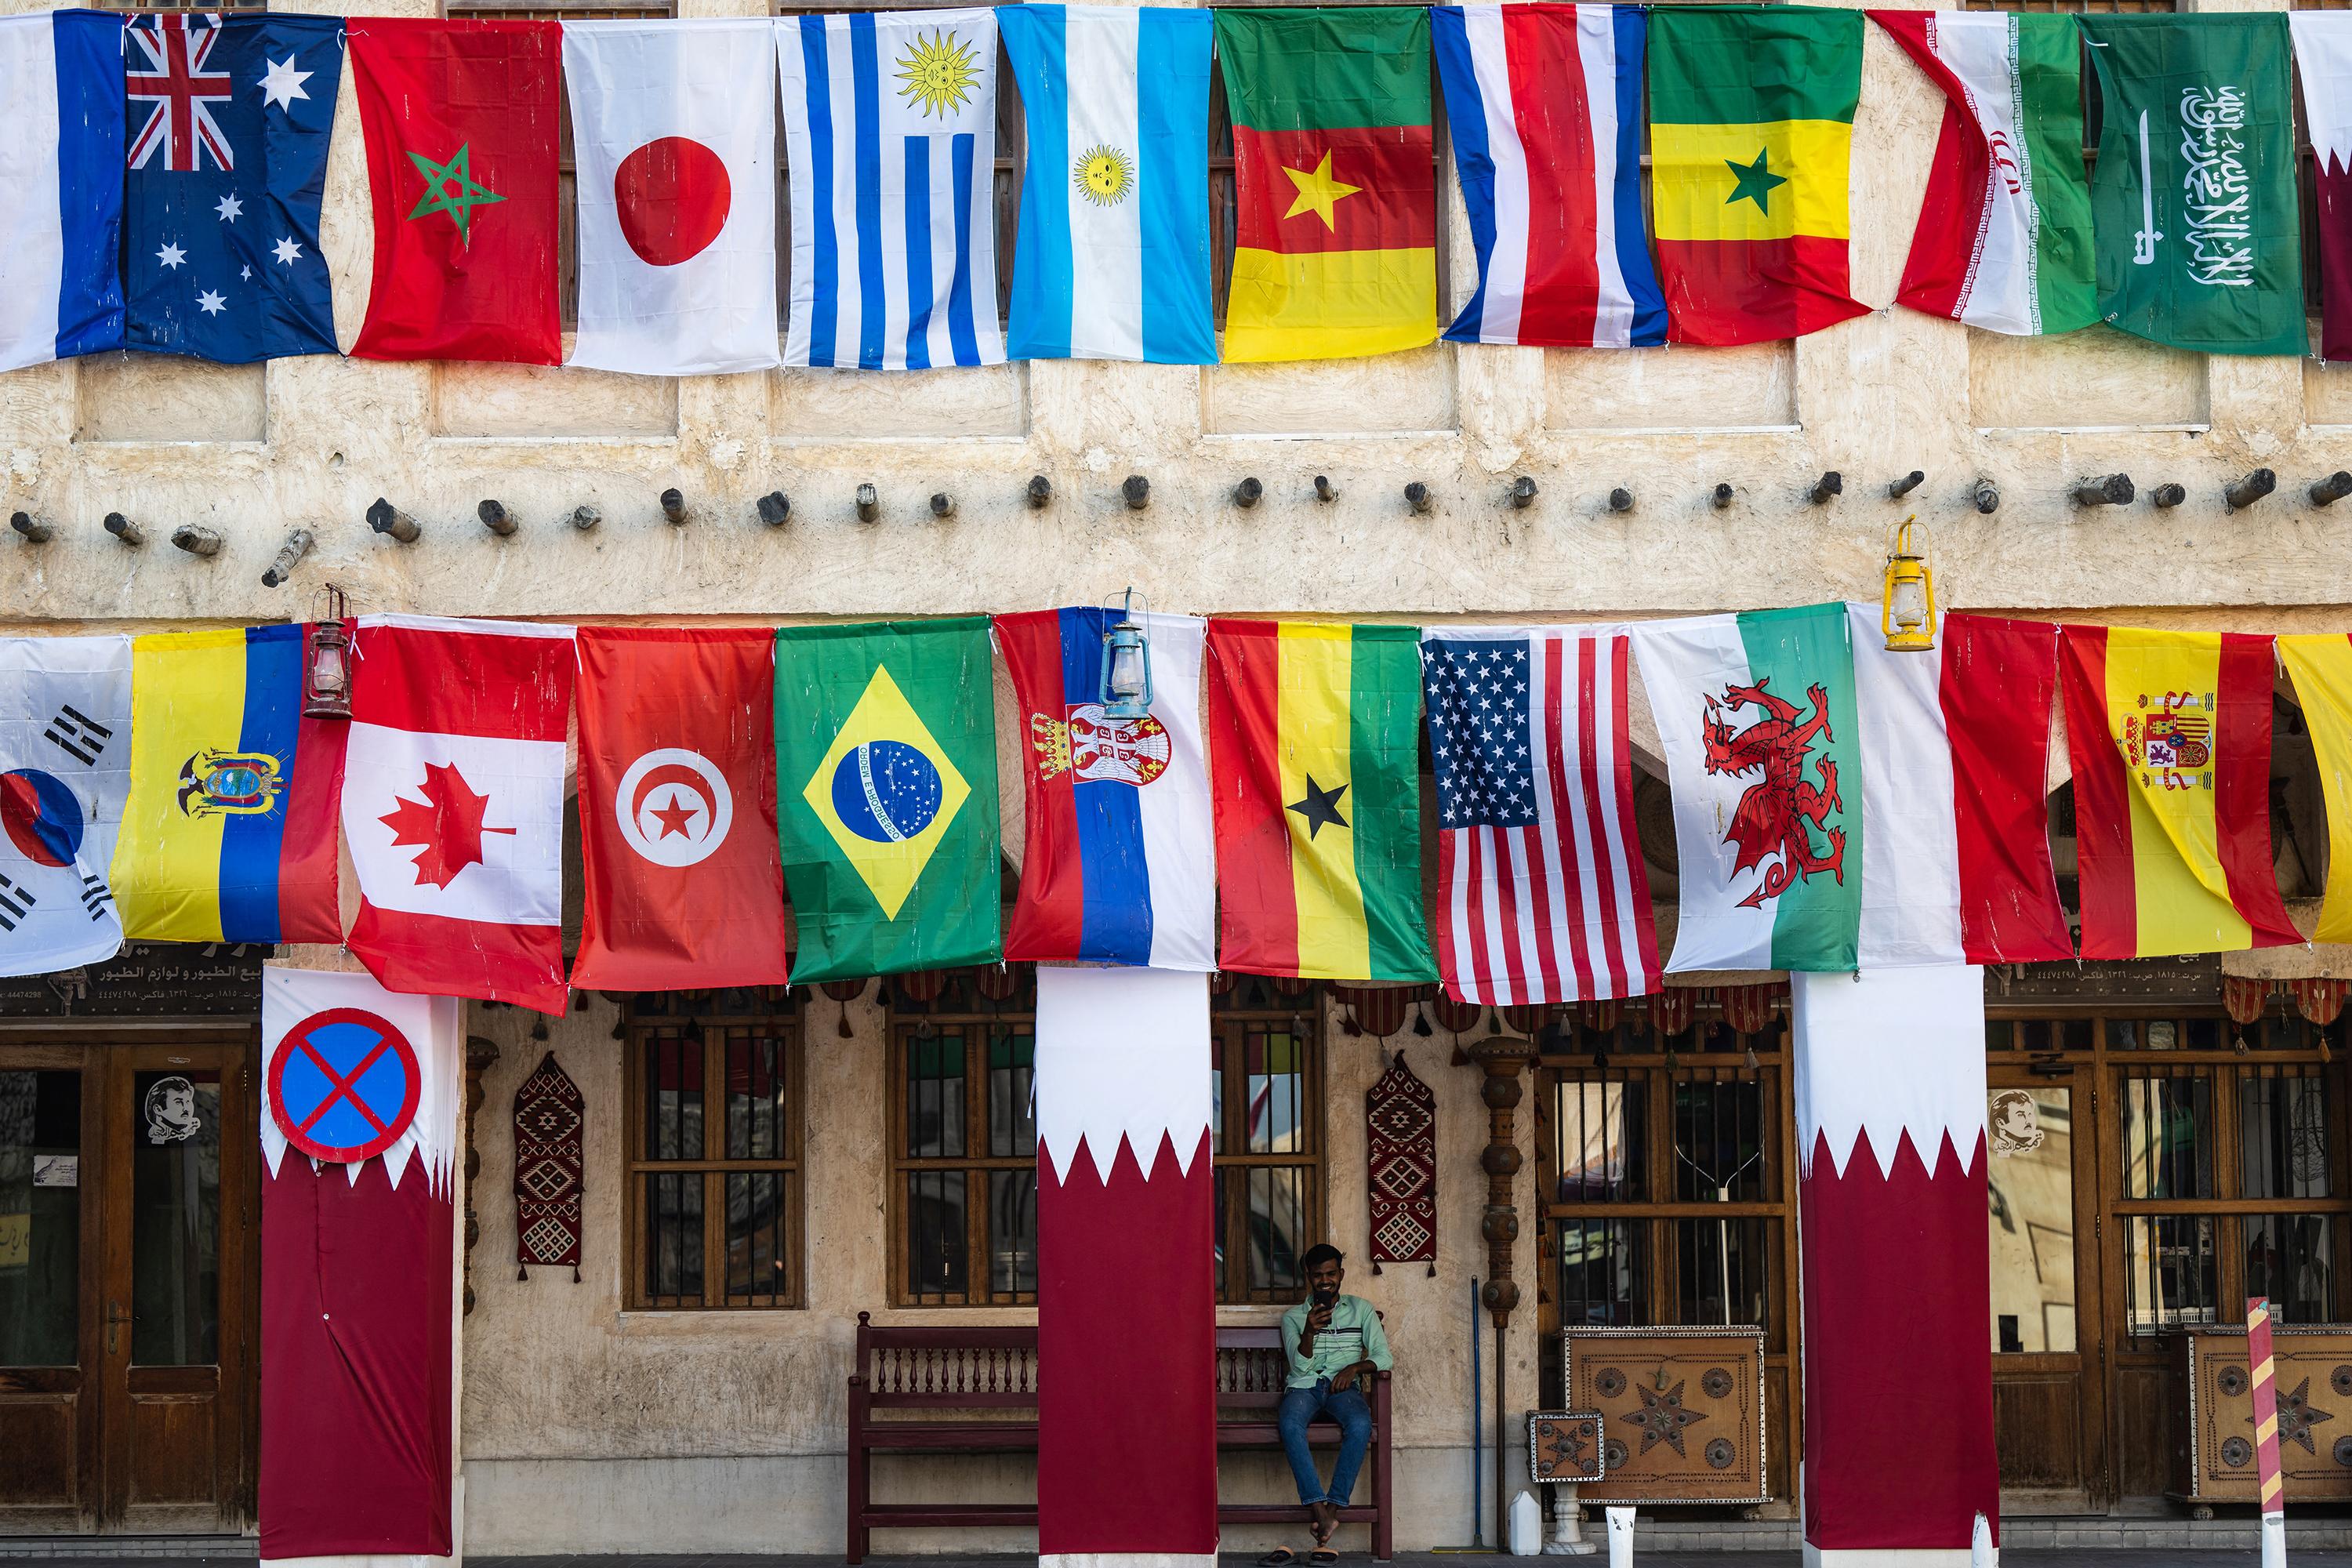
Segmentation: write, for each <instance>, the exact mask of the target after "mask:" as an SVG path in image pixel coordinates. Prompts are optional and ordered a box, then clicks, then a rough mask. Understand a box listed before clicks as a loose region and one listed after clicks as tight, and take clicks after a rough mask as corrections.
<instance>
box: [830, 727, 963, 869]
mask: <svg viewBox="0 0 2352 1568" xmlns="http://www.w3.org/2000/svg"><path fill="white" fill-rule="evenodd" d="M940 796H941V789H940V770H939V767H938V765H937V764H935V763H933V762H932V761H931V759H930V758H929V757H927V756H925V755H923V753H922V752H919V751H917V750H916V749H915V748H914V747H912V746H910V745H908V744H907V742H904V741H868V742H866V743H865V744H864V745H861V746H858V747H856V748H855V749H853V750H852V751H851V752H849V753H848V754H847V755H845V756H844V757H843V758H842V759H841V761H840V762H839V763H837V764H835V767H834V770H833V809H834V812H835V815H837V816H839V817H840V818H841V823H842V826H845V827H846V828H848V829H849V831H851V832H852V833H855V834H856V835H857V837H860V838H865V839H869V840H871V841H872V842H874V843H876V844H897V843H899V842H901V841H902V840H905V839H908V838H912V837H915V835H917V834H918V833H920V832H921V831H922V830H923V829H924V828H926V827H929V826H930V825H931V822H932V819H933V818H935V817H937V816H939V814H940Z"/></svg>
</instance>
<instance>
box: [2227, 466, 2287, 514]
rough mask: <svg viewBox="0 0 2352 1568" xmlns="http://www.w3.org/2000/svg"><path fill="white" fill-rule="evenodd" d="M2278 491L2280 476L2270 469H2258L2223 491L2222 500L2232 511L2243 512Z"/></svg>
mask: <svg viewBox="0 0 2352 1568" xmlns="http://www.w3.org/2000/svg"><path fill="white" fill-rule="evenodd" d="M2274 489H2278V476H2277V475H2276V474H2274V473H2273V472H2271V470H2270V469H2268V468H2256V469H2255V470H2254V471H2253V472H2252V473H2251V474H2248V475H2247V476H2246V477H2245V478H2244V479H2240V480H2239V481H2238V482H2237V483H2236V484H2233V485H2231V486H2229V487H2228V488H2226V489H2223V490H2222V491H2221V499H2222V500H2224V501H2226V502H2228V503H2229V507H2230V510H2231V511H2242V510H2244V509H2246V508H2247V507H2250V506H2252V505H2253V504H2254V503H2255V502H2256V501H2258V500H2262V499H2263V497H2264V496H2266V495H2268V494H2270V493H2271V492H2272V491H2273V490H2274Z"/></svg>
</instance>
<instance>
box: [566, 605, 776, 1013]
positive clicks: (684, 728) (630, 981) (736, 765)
mask: <svg viewBox="0 0 2352 1568" xmlns="http://www.w3.org/2000/svg"><path fill="white" fill-rule="evenodd" d="M579 647H580V860H581V868H582V870H583V873H584V874H585V875H586V877H587V879H588V908H587V915H586V920H585V922H584V924H583V929H582V931H581V937H580V956H579V958H578V959H577V960H575V961H574V962H573V963H572V984H574V985H576V986H578V987H579V988H580V989H581V990H583V991H670V990H703V989H707V988H709V987H713V986H720V985H782V984H784V983H785V981H786V980H787V979H788V978H789V975H788V974H787V973H786V966H785V963H784V874H783V867H782V862H781V859H780V858H779V853H778V850H777V847H776V748H775V711H774V707H773V704H774V701H775V696H774V692H775V653H774V648H775V635H774V634H773V633H772V632H768V631H765V630H756V629H755V630H748V631H670V630H646V631H637V630H626V631H623V630H611V629H605V628H601V627H600V628H596V629H593V630H591V629H583V630H582V631H581V632H580V634H579Z"/></svg>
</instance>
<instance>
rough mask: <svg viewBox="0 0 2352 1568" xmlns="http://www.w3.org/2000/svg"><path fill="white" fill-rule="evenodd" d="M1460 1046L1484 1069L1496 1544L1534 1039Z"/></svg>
mask: <svg viewBox="0 0 2352 1568" xmlns="http://www.w3.org/2000/svg"><path fill="white" fill-rule="evenodd" d="M1463 1048H1464V1050H1465V1053H1466V1054H1467V1055H1468V1056H1469V1058H1470V1059H1471V1060H1472V1061H1473V1062H1475V1063H1476V1064H1477V1066H1478V1068H1479V1069H1480V1070H1481V1071H1482V1072H1484V1073H1485V1074H1486V1079H1485V1081H1484V1082H1482V1083H1481V1084H1480V1085H1479V1086H1478V1098H1479V1099H1481V1100H1485V1101H1486V1148H1484V1149H1482V1150H1480V1151H1479V1153H1478V1168H1479V1169H1480V1170H1482V1171H1484V1172H1486V1215H1485V1216H1484V1217H1483V1218H1482V1219H1480V1221H1479V1222H1478V1234H1479V1235H1480V1236H1481V1237H1485V1238H1486V1285H1485V1286H1484V1287H1482V1288H1481V1289H1480V1290H1479V1292H1478V1300H1480V1301H1481V1302H1483V1303H1484V1304H1485V1305H1486V1315H1487V1317H1488V1318H1490V1319H1492V1320H1493V1321H1494V1325H1495V1542H1496V1547H1497V1548H1498V1549H1499V1548H1501V1547H1502V1546H1504V1545H1505V1544H1506V1543H1507V1541H1508V1539H1509V1538H1508V1535H1507V1531H1508V1529H1509V1520H1508V1517H1507V1498H1508V1497H1509V1491H1508V1487H1507V1472H1506V1469H1505V1467H1504V1463H1503V1456H1504V1455H1505V1454H1507V1453H1508V1452H1510V1447H1509V1444H1508V1441H1507V1438H1508V1432H1509V1425H1510V1416H1509V1412H1508V1411H1507V1409H1506V1407H1505V1405H1504V1402H1503V1401H1504V1389H1505V1386H1506V1383H1505V1368H1506V1365H1507V1363H1506V1360H1505V1357H1504V1354H1503V1331H1504V1330H1505V1329H1506V1328H1507V1327H1508V1326H1509V1324H1510V1321H1511V1311H1512V1309H1514V1308H1516V1307H1517V1305H1518V1304H1519V1284H1518V1281H1517V1279H1513V1278H1512V1251H1513V1247H1514V1245H1515V1244H1516V1243H1517V1240H1518V1238H1519V1206H1518V1178H1519V1166H1520V1164H1521V1160H1520V1156H1519V1143H1518V1139H1517V1135H1516V1132H1515V1129H1514V1123H1515V1121H1516V1120H1517V1110H1518V1106H1519V1097H1520V1096H1521V1095H1522V1094H1523V1093H1524V1092H1525V1089H1524V1088H1523V1087H1522V1085H1521V1084H1520V1082H1519V1075H1520V1074H1521V1073H1522V1072H1523V1071H1525V1070H1526V1068H1527V1065H1528V1063H1529V1062H1530V1061H1532V1060H1534V1059H1535V1054H1536V1047H1535V1043H1534V1042H1533V1041H1531V1040H1525V1039H1522V1038H1520V1037H1518V1036H1517V1035H1489V1036H1487V1037H1485V1038H1484V1039H1480V1040H1475V1041H1473V1042H1471V1043H1470V1044H1468V1045H1466V1046H1465V1047H1463Z"/></svg>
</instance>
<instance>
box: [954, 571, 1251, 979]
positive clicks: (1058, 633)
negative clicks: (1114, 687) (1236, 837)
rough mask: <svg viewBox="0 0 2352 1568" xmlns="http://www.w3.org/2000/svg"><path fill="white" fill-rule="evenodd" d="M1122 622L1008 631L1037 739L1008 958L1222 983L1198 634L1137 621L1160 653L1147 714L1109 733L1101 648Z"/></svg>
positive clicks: (1091, 619) (1044, 617) (1030, 752)
mask: <svg viewBox="0 0 2352 1568" xmlns="http://www.w3.org/2000/svg"><path fill="white" fill-rule="evenodd" d="M1118 615H1119V612H1118V611H1116V610H1106V609H1070V610H1034V611H1029V612H1025V613H1024V614H1021V615H1015V616H997V617H996V640H997V643H998V646H999V647H1002V648H1003V650H1004V663H1005V666H1006V668H1008V669H1009V670H1010V671H1011V672H1012V675H1013V699H1014V701H1015V702H1016V704H1017V705H1018V708H1019V711H1020V714H1021V718H1020V721H1019V722H1020V730H1021V731H1023V732H1025V733H1026V735H1027V737H1028V743H1027V746H1026V748H1025V750H1026V756H1025V758H1024V768H1023V771H1024V773H1025V774H1026V775H1027V777H1028V781H1029V788H1028V809H1027V815H1026V823H1027V836H1026V841H1025V849H1024V854H1023V857H1022V867H1021V897H1020V899H1019V900H1018V901H1017V902H1016V903H1015V904H1014V905H1013V929H1012V931H1009V932H1008V933H1007V934H1006V936H1005V940H1004V956H1005V957H1006V958H1008V959H1015V960H1039V961H1045V962H1052V961H1066V960H1078V961H1081V962H1085V963H1132V964H1149V965H1150V966H1151V967H1153V968H1155V969H1213V968H1215V967H1216V963H1217V911H1216V898H1215V883H1216V850H1215V847H1214V841H1213V828H1212V826H1211V814H1210V808H1209V773H1208V766H1207V763H1206V762H1205V760H1204V758H1203V756H1202V745H1201V648H1202V622H1201V621H1200V620H1199V619H1197V618H1195V617H1193V616H1160V615H1139V616H1137V617H1136V620H1137V622H1138V623H1139V625H1140V626H1142V628H1143V631H1144V633H1145V635H1146V636H1147V637H1149V638H1150V659H1151V689H1152V699H1151V706H1150V711H1149V712H1147V713H1146V714H1145V715H1144V716H1143V717H1142V718H1140V719H1111V718H1108V717H1106V716H1105V715H1104V712H1103V705H1102V701H1101V672H1102V662H1103V639H1104V638H1105V637H1106V636H1108V633H1109V630H1110V627H1111V626H1112V625H1113V624H1114V622H1115V621H1116V619H1117V618H1118ZM1015 743H1016V744H1018V743H1019V742H1017V741H1016V742H1015Z"/></svg>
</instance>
